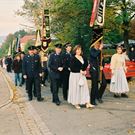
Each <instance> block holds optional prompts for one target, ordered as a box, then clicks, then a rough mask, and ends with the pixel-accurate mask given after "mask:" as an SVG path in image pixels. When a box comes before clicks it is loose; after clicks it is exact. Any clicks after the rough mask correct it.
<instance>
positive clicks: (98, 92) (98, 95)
mask: <svg viewBox="0 0 135 135" xmlns="http://www.w3.org/2000/svg"><path fill="white" fill-rule="evenodd" d="M102 49H103V45H102V43H101V42H100V41H98V42H97V43H95V44H94V47H92V48H91V50H90V75H91V81H92V88H91V104H93V105H97V103H96V99H97V100H98V101H99V103H102V102H103V101H102V96H103V93H104V91H105V88H106V85H107V82H106V79H105V76H104V73H103V67H100V56H101V50H102ZM100 70H101V72H102V80H101V81H102V82H101V86H100V89H98V82H99V74H100V72H99V71H100Z"/></svg>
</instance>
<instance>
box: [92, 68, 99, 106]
mask: <svg viewBox="0 0 135 135" xmlns="http://www.w3.org/2000/svg"><path fill="white" fill-rule="evenodd" d="M90 75H91V95H90V96H91V104H95V102H96V99H97V98H98V80H99V72H98V70H97V69H93V68H90Z"/></svg>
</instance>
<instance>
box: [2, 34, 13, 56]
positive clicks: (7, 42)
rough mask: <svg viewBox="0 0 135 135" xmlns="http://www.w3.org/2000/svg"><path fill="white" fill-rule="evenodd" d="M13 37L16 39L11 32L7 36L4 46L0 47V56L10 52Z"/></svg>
mask: <svg viewBox="0 0 135 135" xmlns="http://www.w3.org/2000/svg"><path fill="white" fill-rule="evenodd" d="M13 39H14V35H13V34H9V35H8V36H7V38H6V40H5V42H4V43H3V44H2V47H1V48H0V58H1V57H3V56H6V55H7V54H8V49H9V46H10V45H11V44H12V42H13Z"/></svg>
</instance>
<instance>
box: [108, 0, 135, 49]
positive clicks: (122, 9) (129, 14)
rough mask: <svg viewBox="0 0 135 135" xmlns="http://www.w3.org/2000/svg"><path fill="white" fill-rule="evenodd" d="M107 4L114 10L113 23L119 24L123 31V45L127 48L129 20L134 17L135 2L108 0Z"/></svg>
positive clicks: (131, 0) (130, 0)
mask: <svg viewBox="0 0 135 135" xmlns="http://www.w3.org/2000/svg"><path fill="white" fill-rule="evenodd" d="M107 6H108V8H110V9H112V10H113V11H114V14H115V22H114V23H118V24H120V26H121V30H122V32H123V40H124V45H125V47H126V48H127V50H129V45H128V39H129V31H130V24H131V21H132V19H133V18H134V17H135V2H134V0H108V1H107Z"/></svg>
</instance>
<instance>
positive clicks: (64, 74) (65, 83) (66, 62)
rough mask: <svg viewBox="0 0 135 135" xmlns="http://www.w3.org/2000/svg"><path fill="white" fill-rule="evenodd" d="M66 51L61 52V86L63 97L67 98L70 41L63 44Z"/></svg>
mask: <svg viewBox="0 0 135 135" xmlns="http://www.w3.org/2000/svg"><path fill="white" fill-rule="evenodd" d="M65 49H66V52H65V53H63V54H62V62H63V71H62V88H63V98H64V100H67V96H68V85H69V75H70V61H71V57H72V55H71V50H72V46H71V44H70V43H66V44H65Z"/></svg>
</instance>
